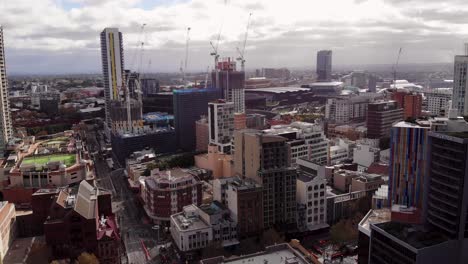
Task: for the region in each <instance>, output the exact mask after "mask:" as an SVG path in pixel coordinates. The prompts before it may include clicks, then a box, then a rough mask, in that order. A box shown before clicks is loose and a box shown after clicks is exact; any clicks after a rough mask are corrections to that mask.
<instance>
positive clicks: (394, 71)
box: [393, 47, 402, 87]
mask: <svg viewBox="0 0 468 264" xmlns="http://www.w3.org/2000/svg"><path fill="white" fill-rule="evenodd" d="M401 51H402V48H401V47H400V50H398V56H397V60H396V62H395V65H394V66H393V85H395V87H396V71H397V68H398V63H399V62H400V56H401Z"/></svg>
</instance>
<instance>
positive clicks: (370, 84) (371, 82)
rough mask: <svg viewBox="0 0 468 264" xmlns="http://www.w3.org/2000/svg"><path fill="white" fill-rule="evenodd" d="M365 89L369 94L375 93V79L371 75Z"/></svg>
mask: <svg viewBox="0 0 468 264" xmlns="http://www.w3.org/2000/svg"><path fill="white" fill-rule="evenodd" d="M367 89H368V91H369V92H370V93H375V92H377V77H376V76H375V75H372V74H370V75H369V81H368V83H367Z"/></svg>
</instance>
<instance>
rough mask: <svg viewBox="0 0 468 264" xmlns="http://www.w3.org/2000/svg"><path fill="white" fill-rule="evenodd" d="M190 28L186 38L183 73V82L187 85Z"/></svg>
mask: <svg viewBox="0 0 468 264" xmlns="http://www.w3.org/2000/svg"><path fill="white" fill-rule="evenodd" d="M190 29H191V28H190V27H188V28H187V36H186V38H185V61H184V69H183V73H182V81H183V82H184V84H185V74H186V72H187V63H188V49H189V42H190Z"/></svg>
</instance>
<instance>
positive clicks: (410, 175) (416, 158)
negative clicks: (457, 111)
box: [389, 122, 430, 209]
mask: <svg viewBox="0 0 468 264" xmlns="http://www.w3.org/2000/svg"><path fill="white" fill-rule="evenodd" d="M429 130H430V127H429V126H421V125H419V124H417V123H408V122H399V123H397V124H395V125H394V126H393V127H392V129H391V136H390V164H389V165H390V170H389V176H390V178H389V201H390V203H391V204H392V205H393V204H398V205H404V206H407V207H415V208H419V209H422V206H423V188H424V181H425V177H426V172H425V170H426V166H427V159H428V156H427V155H428V149H427V147H428V146H427V143H428V142H427V133H428V131H429Z"/></svg>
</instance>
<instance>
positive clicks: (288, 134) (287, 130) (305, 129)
mask: <svg viewBox="0 0 468 264" xmlns="http://www.w3.org/2000/svg"><path fill="white" fill-rule="evenodd" d="M263 132H265V133H266V134H268V135H277V136H282V137H285V138H287V142H286V145H287V147H288V158H289V163H290V164H291V166H296V163H297V160H298V159H301V158H305V159H307V160H310V161H311V162H315V163H318V164H326V163H327V160H328V144H329V142H328V139H327V138H326V137H325V135H324V133H323V128H322V126H320V125H317V124H312V123H306V122H294V123H291V124H290V125H276V126H272V127H271V129H266V130H263Z"/></svg>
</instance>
